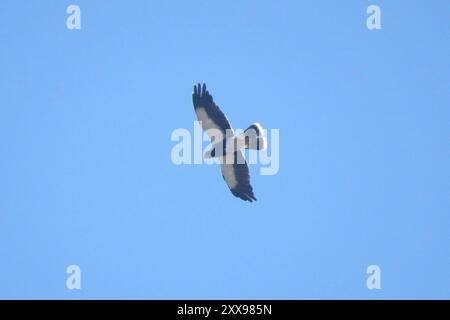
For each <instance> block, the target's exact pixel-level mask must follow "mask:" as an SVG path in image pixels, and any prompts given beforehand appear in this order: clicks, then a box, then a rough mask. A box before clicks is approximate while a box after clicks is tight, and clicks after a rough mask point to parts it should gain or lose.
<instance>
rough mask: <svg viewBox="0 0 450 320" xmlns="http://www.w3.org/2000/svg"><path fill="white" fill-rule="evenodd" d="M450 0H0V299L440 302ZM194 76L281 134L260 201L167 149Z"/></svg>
mask: <svg viewBox="0 0 450 320" xmlns="http://www.w3.org/2000/svg"><path fill="white" fill-rule="evenodd" d="M373 3H374V4H377V5H379V6H380V8H381V23H382V29H381V30H372V31H370V30H368V29H367V27H366V18H367V16H368V15H367V14H366V8H367V6H369V5H370V4H373ZM70 4H77V5H79V6H80V8H81V30H68V29H67V28H66V18H67V16H68V15H67V13H66V8H67V6H68V5H70ZM449 10H450V3H449V2H448V1H444V0H443V1H413V2H404V1H381V0H377V1H376V2H369V1H361V0H360V1H302V2H301V1H295V0H292V1H286V0H283V1H266V0H263V1H262V0H258V1H256V0H255V1H244V0H243V1H234V2H230V1H223V0H215V1H198V0H192V1H164V2H162V1H158V2H157V1H98V0H96V1H81V0H80V1H58V2H55V1H39V2H38V1H33V2H32V1H12V0H3V1H1V2H0V38H1V39H2V41H1V44H0V48H1V50H0V70H1V72H0V193H1V197H0V256H1V263H0V298H58V299H79V298H88V299H96V298H126V299H132V298H134V299H146V298H153V299H170V298H190V299H203V298H209V299H216V298H219V299H226V298H236V299H240V298H242V299H245V298H267V299H302V298H307V299H309V298H319V299H330V298H337V299H346V298H363V299H380V298H387V299H395V298H414V299H416V298H438V299H448V298H449V297H450V249H449V243H450V232H449V230H450V216H449V213H450V210H449V209H450V166H449V157H450V148H449V138H450V108H449V107H450V96H449V84H450V81H449V80H450V68H449V64H450V60H449V56H450V44H449V38H450V28H449V25H448V13H449ZM194 82H206V83H207V84H208V86H209V88H210V90H211V92H212V94H213V95H214V98H215V100H216V102H217V103H218V104H219V105H220V106H221V107H222V109H223V110H224V111H225V112H226V114H227V115H228V117H229V118H230V120H231V121H232V123H233V125H234V126H235V127H238V128H245V127H246V126H247V125H249V124H250V123H252V122H254V121H259V122H260V123H261V124H262V125H263V126H264V127H265V128H268V129H272V128H276V129H280V170H279V172H278V174H276V175H273V176H262V175H260V174H259V169H260V166H259V165H252V166H251V167H250V171H251V175H252V184H253V187H254V191H255V194H256V196H257V198H258V201H257V202H254V203H248V202H243V201H241V200H239V199H237V198H234V197H233V196H232V195H231V193H230V192H229V191H228V188H227V186H226V185H225V183H224V182H223V180H222V177H221V174H220V170H219V167H217V166H207V165H181V166H176V165H174V164H173V163H172V162H171V159H170V152H171V149H172V147H173V146H174V144H175V143H174V142H172V141H171V140H170V135H171V133H172V131H173V130H174V129H176V128H188V129H190V130H192V126H193V121H194V119H195V115H194V111H193V107H192V102H191V91H192V84H193V83H194ZM72 264H76V265H79V266H80V268H81V271H82V277H81V279H82V280H81V283H82V288H81V290H68V289H67V288H66V278H67V275H66V267H67V266H68V265H72ZM372 264H375V265H378V266H380V268H381V270H382V276H381V285H382V289H381V290H368V289H367V287H366V279H367V276H368V275H367V274H366V268H367V266H369V265H372Z"/></svg>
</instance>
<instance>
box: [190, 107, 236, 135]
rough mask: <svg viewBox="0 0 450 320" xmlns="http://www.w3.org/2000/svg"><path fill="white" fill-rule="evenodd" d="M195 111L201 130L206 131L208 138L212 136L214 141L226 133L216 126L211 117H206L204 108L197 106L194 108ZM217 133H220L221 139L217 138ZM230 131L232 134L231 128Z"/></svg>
mask: <svg viewBox="0 0 450 320" xmlns="http://www.w3.org/2000/svg"><path fill="white" fill-rule="evenodd" d="M195 113H196V114H197V119H198V121H199V122H200V124H201V126H202V128H203V130H204V131H205V132H206V134H207V135H208V136H209V138H212V137H214V138H215V142H218V141H220V140H222V139H223V135H224V134H228V133H227V132H223V131H222V129H221V128H220V126H218V125H217V123H215V122H214V120H213V119H212V118H210V117H208V114H207V113H206V110H205V108H202V107H199V108H197V109H195ZM228 130H230V129H228ZM218 133H220V134H221V138H222V139H217V136H218ZM230 133H231V134H232V129H231V131H230Z"/></svg>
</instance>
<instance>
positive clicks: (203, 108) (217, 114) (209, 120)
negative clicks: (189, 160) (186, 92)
mask: <svg viewBox="0 0 450 320" xmlns="http://www.w3.org/2000/svg"><path fill="white" fill-rule="evenodd" d="M192 102H193V104H194V109H195V113H196V114H197V119H198V121H200V122H201V125H202V128H203V130H205V132H206V133H207V134H208V136H209V137H210V138H212V136H211V134H210V132H209V130H210V129H216V130H219V131H220V132H221V133H222V137H228V136H230V135H231V136H232V135H233V129H232V128H231V124H230V121H228V118H227V117H226V116H225V114H224V113H223V112H222V110H220V109H219V107H218V106H217V105H216V104H215V103H214V100H213V97H212V96H211V94H210V93H209V91H208V90H206V85H205V84H203V86H201V85H200V83H199V84H197V85H196V86H194V93H193V94H192ZM214 142H218V141H214Z"/></svg>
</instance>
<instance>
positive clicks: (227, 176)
mask: <svg viewBox="0 0 450 320" xmlns="http://www.w3.org/2000/svg"><path fill="white" fill-rule="evenodd" d="M192 102H193V104H194V109H195V113H196V114H197V119H198V121H199V122H200V124H201V126H202V128H203V130H204V131H205V132H206V133H207V135H208V136H209V138H210V139H211V143H212V148H211V149H210V150H209V151H208V152H207V153H206V154H205V158H218V159H219V162H220V165H221V171H222V177H223V179H224V180H225V182H226V183H227V185H228V187H229V188H230V191H231V193H232V194H233V195H234V196H235V197H238V198H241V199H242V200H245V201H250V202H252V201H256V197H255V195H254V193H253V188H252V186H251V184H250V174H249V169H248V165H247V162H246V161H245V158H244V155H243V154H242V151H241V150H242V149H253V150H262V149H264V148H265V147H266V145H267V142H266V139H265V137H264V130H263V128H262V127H261V125H260V124H259V123H253V124H252V125H251V126H250V127H248V128H247V129H246V130H245V131H244V132H243V133H242V134H239V135H234V131H233V128H232V127H231V124H230V121H229V120H228V118H227V117H226V116H225V114H224V113H223V112H222V111H221V110H220V108H219V107H218V106H217V105H216V104H215V103H214V100H213V97H212V96H211V94H210V93H209V91H208V90H206V85H205V84H203V85H200V83H199V84H197V85H194V92H193V93H192Z"/></svg>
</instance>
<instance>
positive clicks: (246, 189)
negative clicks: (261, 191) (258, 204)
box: [221, 151, 256, 202]
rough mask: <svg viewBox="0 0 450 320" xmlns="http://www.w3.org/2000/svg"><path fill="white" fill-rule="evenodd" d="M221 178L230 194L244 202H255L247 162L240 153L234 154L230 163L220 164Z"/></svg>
mask: <svg viewBox="0 0 450 320" xmlns="http://www.w3.org/2000/svg"><path fill="white" fill-rule="evenodd" d="M221 170H222V176H223V179H224V180H225V182H226V183H227V185H228V188H230V191H231V193H232V194H233V195H234V196H235V197H238V198H241V199H242V200H246V201H250V202H252V201H256V197H255V195H254V194H253V188H252V186H251V185H250V174H249V170H248V165H247V162H246V161H245V159H244V156H243V155H242V152H241V151H237V152H235V157H234V161H233V162H232V163H225V161H223V163H222V164H221Z"/></svg>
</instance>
